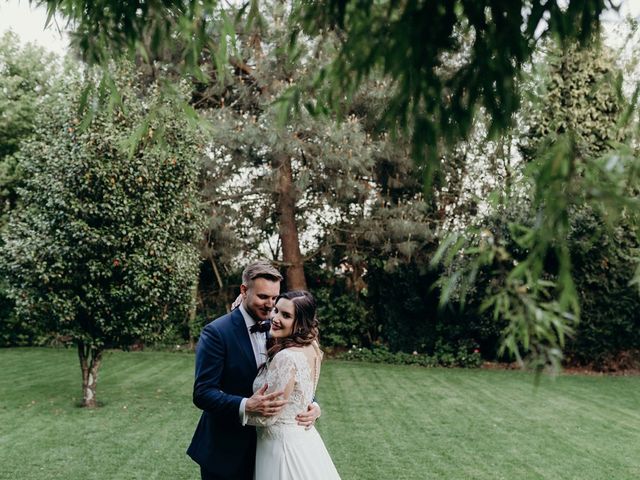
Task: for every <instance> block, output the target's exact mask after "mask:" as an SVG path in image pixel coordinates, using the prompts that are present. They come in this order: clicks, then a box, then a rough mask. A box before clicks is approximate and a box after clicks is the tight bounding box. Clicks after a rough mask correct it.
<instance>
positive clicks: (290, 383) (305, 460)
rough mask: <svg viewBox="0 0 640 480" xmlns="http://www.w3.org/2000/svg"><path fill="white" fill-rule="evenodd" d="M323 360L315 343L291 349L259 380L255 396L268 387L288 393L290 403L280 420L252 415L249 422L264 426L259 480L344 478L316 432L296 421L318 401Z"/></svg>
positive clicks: (258, 452) (258, 459)
mask: <svg viewBox="0 0 640 480" xmlns="http://www.w3.org/2000/svg"><path fill="white" fill-rule="evenodd" d="M321 359H322V352H320V349H319V348H318V346H317V345H316V344H315V343H314V344H313V345H308V346H305V347H302V348H285V349H284V350H281V351H279V352H278V353H276V355H275V356H274V357H273V359H272V360H271V362H270V363H269V364H268V366H267V368H264V369H262V370H261V371H260V373H258V376H257V377H256V379H255V380H254V382H253V391H254V392H255V391H256V390H258V389H259V388H260V387H262V386H263V385H264V384H265V383H266V384H267V385H269V388H268V390H267V392H268V393H270V392H275V391H279V390H284V391H285V396H287V395H288V399H289V403H288V404H287V405H285V407H284V408H283V409H282V411H281V412H280V414H279V415H277V416H273V417H262V416H259V415H251V414H250V415H248V418H247V423H248V424H249V425H255V426H256V427H258V428H256V430H257V432H258V445H257V448H256V470H255V474H254V479H255V480H316V479H317V480H334V479H337V480H339V479H340V476H339V475H338V472H337V471H336V467H335V466H334V465H333V461H332V460H331V457H330V456H329V452H327V449H326V447H325V446H324V443H323V442H322V438H320V435H319V434H318V431H317V430H316V428H315V427H311V428H310V429H309V430H306V429H305V428H304V427H301V426H300V425H298V423H297V422H296V415H297V414H298V413H301V412H305V411H306V410H307V407H308V406H309V405H310V404H311V402H312V401H313V397H314V393H315V389H316V386H317V384H318V378H319V376H320V361H321Z"/></svg>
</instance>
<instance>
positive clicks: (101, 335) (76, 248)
mask: <svg viewBox="0 0 640 480" xmlns="http://www.w3.org/2000/svg"><path fill="white" fill-rule="evenodd" d="M73 74H74V72H73V71H70V72H68V74H67V76H66V78H65V80H64V82H65V90H64V91H62V92H61V93H60V94H59V96H58V97H57V98H56V102H55V103H53V104H52V105H51V106H50V108H45V109H43V110H42V111H40V112H39V116H38V122H37V128H36V132H35V134H34V136H33V138H32V139H30V140H29V141H27V142H25V143H24V146H23V147H22V148H21V150H20V153H19V161H20V164H21V167H22V168H23V169H24V171H25V172H26V180H25V187H24V189H23V190H21V202H22V206H21V207H20V208H19V209H17V210H16V211H14V212H12V214H11V217H10V222H9V226H8V228H7V229H6V231H5V233H4V236H3V240H4V248H3V252H2V253H3V260H4V262H3V263H4V264H3V271H4V274H5V275H6V276H7V279H8V281H9V293H10V295H11V297H12V299H13V300H14V301H15V302H16V310H17V314H18V315H19V317H20V318H23V319H25V320H27V321H30V322H34V325H39V326H46V327H45V328H46V331H47V332H54V333H56V334H59V335H65V336H69V337H70V338H72V339H74V340H75V341H78V342H82V344H84V345H86V346H90V347H91V348H95V349H102V348H105V347H106V348H109V347H127V346H129V345H131V344H132V343H133V342H134V341H136V340H142V341H145V340H153V339H156V338H158V337H159V336H161V335H162V334H163V333H164V331H165V329H166V327H167V326H168V324H170V323H172V322H174V323H175V321H176V319H180V318H184V317H185V316H186V315H187V313H188V311H189V310H190V309H191V307H192V304H193V290H194V282H195V280H196V275H197V268H198V255H197V251H196V249H195V245H194V242H195V239H196V237H197V235H198V232H199V228H200V224H199V205H198V195H197V184H196V181H197V173H198V158H199V152H200V149H201V147H202V143H201V142H202V140H201V138H200V136H199V134H198V133H197V131H195V130H194V129H193V127H192V126H190V124H189V123H187V122H186V121H184V120H182V118H183V117H181V116H179V115H176V111H177V108H179V105H178V104H177V102H175V101H172V100H171V99H163V97H162V96H161V95H160V92H159V89H158V87H157V85H152V86H150V87H149V88H148V89H147V90H142V88H141V87H140V86H139V84H138V82H137V79H136V75H135V74H134V73H133V66H117V67H115V73H114V78H115V79H116V81H117V82H118V83H117V87H118V88H119V90H120V91H121V92H122V96H121V99H122V103H121V104H119V105H117V106H116V107H115V108H114V111H113V112H106V111H105V112H100V113H99V114H97V115H95V116H94V117H93V118H92V119H91V122H90V123H89V124H88V125H87V126H86V128H80V126H79V124H80V118H79V117H78V107H79V105H78V99H79V97H80V92H81V91H82V88H83V83H82V81H81V79H80V78H77V76H74V75H73ZM84 75H85V76H86V77H87V82H89V84H92V82H94V79H93V74H92V72H91V71H86V72H84ZM94 85H95V83H94ZM149 112H153V114H152V115H150V114H149ZM141 126H144V127H145V132H147V133H145V135H144V136H138V138H137V141H136V142H135V143H134V144H132V143H131V138H132V135H133V134H134V132H135V131H137V130H139V129H140V128H141Z"/></svg>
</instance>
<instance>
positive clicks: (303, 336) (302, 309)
mask: <svg viewBox="0 0 640 480" xmlns="http://www.w3.org/2000/svg"><path fill="white" fill-rule="evenodd" d="M281 298H284V299H285V300H291V302H292V303H293V307H294V316H295V318H294V320H293V330H292V332H291V335H289V336H288V337H285V338H278V339H275V342H274V344H273V345H272V346H271V348H269V351H268V352H267V357H268V359H269V360H271V359H272V358H273V357H274V355H275V354H276V353H278V352H279V351H280V350H284V349H285V348H290V347H304V346H305V345H310V344H311V343H312V342H313V341H314V340H317V339H318V319H317V318H316V299H315V298H313V295H311V294H310V293H309V292H307V291H306V290H292V291H291V292H286V293H283V294H281V295H279V296H278V298H277V299H276V303H277V302H278V300H280V299H281Z"/></svg>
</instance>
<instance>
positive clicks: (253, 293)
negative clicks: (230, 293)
mask: <svg viewBox="0 0 640 480" xmlns="http://www.w3.org/2000/svg"><path fill="white" fill-rule="evenodd" d="M240 293H241V294H242V303H243V305H244V308H245V309H246V310H247V312H248V313H249V314H250V315H251V316H252V317H253V318H255V319H256V320H259V321H264V320H268V319H269V318H270V317H271V311H272V310H273V307H274V305H275V303H276V298H278V295H280V282H278V281H275V282H274V281H273V280H269V279H267V278H255V279H253V281H252V282H250V283H249V285H241V286H240Z"/></svg>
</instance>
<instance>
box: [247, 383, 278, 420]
mask: <svg viewBox="0 0 640 480" xmlns="http://www.w3.org/2000/svg"><path fill="white" fill-rule="evenodd" d="M267 388H268V385H267V384H266V383H265V384H264V385H263V386H262V388H260V389H259V390H258V391H257V392H256V393H254V394H253V395H252V396H251V398H248V399H247V403H246V404H245V407H244V409H245V412H247V413H257V414H258V415H262V416H263V417H271V416H273V415H277V414H278V413H280V410H282V409H283V407H284V406H285V405H286V404H287V400H285V399H284V398H283V396H284V392H282V391H280V392H273V393H269V394H267V395H265V393H266V391H267Z"/></svg>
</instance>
